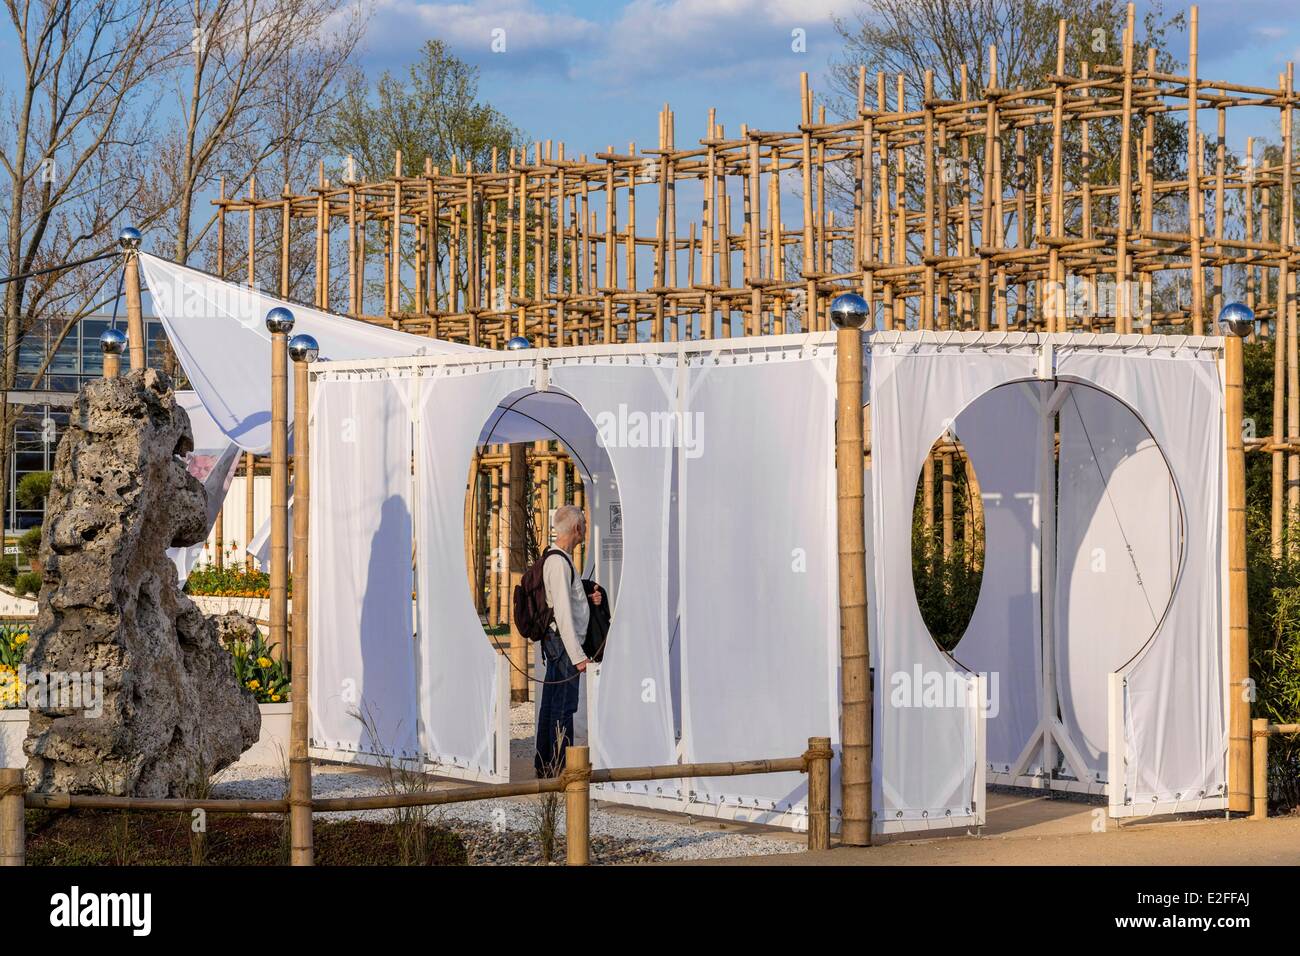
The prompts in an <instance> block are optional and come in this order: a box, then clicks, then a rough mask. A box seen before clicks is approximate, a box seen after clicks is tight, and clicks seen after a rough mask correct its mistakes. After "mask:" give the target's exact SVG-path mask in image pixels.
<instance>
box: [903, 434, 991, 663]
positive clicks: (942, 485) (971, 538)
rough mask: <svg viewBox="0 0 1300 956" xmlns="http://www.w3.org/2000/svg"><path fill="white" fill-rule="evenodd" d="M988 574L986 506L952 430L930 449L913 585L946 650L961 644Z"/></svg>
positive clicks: (916, 509)
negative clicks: (986, 563)
mask: <svg viewBox="0 0 1300 956" xmlns="http://www.w3.org/2000/svg"><path fill="white" fill-rule="evenodd" d="M983 577H984V508H983V504H982V502H981V499H980V493H979V480H978V477H977V476H976V474H975V468H974V465H973V464H972V462H971V459H970V456H969V455H968V454H967V453H966V448H965V446H963V445H962V443H961V442H960V441H959V440H958V439H957V436H956V435H955V434H953V433H952V432H949V433H947V434H945V435H944V436H943V437H941V438H940V439H939V440H938V441H936V442H935V443H934V445H932V446H931V448H930V453H929V455H928V456H927V457H926V460H925V464H924V465H922V467H921V474H920V476H919V478H918V479H917V482H916V495H915V498H914V500H913V506H912V584H913V587H914V588H915V590H916V601H917V605H918V606H919V607H920V610H921V619H922V620H923V621H924V622H925V626H926V629H927V630H928V631H929V632H930V636H931V637H933V638H934V641H935V643H936V644H938V645H939V647H940V649H942V650H944V651H951V650H952V649H953V648H954V647H956V646H957V643H958V641H960V640H961V638H962V635H963V634H965V633H966V628H967V626H968V625H969V624H970V620H971V617H972V616H973V615H974V613H975V605H976V603H977V602H978V601H979V595H980V584H981V581H982V580H983Z"/></svg>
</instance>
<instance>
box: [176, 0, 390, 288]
mask: <svg viewBox="0 0 1300 956" xmlns="http://www.w3.org/2000/svg"><path fill="white" fill-rule="evenodd" d="M186 2H187V18H188V26H189V27H190V36H189V40H188V49H187V50H185V51H184V52H183V53H182V54H181V55H180V56H178V57H177V60H176V63H175V68H174V70H173V71H172V72H171V74H170V77H169V79H170V81H171V82H172V83H173V84H174V86H175V90H176V98H177V113H178V114H179V122H178V123H177V124H176V126H175V131H174V133H173V134H172V135H171V136H169V137H167V138H166V139H165V140H164V142H163V144H162V147H161V148H160V150H159V165H158V168H159V172H160V175H161V178H163V179H165V180H166V181H167V185H168V187H169V191H170V193H171V194H172V195H173V196H174V212H173V214H172V216H173V222H172V229H173V234H174V240H175V242H174V250H173V258H174V259H175V261H177V262H181V263H184V262H186V261H187V260H188V259H189V257H190V255H191V254H192V253H193V252H194V251H195V249H196V248H197V247H198V246H199V244H200V243H202V241H203V239H204V238H205V237H206V235H207V234H208V232H209V230H210V229H211V227H212V224H213V222H214V218H215V217H214V216H213V215H208V216H206V217H203V221H202V222H201V223H200V224H198V225H197V226H196V225H195V218H196V216H195V212H196V210H195V205H196V202H197V201H198V200H199V199H200V197H201V196H202V195H203V194H204V193H208V192H211V191H213V190H214V189H215V188H216V186H217V183H218V181H219V180H220V179H222V178H223V177H224V178H225V179H226V181H227V185H228V187H230V188H231V189H232V190H235V191H237V190H239V189H241V188H243V187H244V186H246V185H247V184H248V181H249V178H250V176H252V175H253V174H254V171H255V170H257V169H258V167H259V166H260V165H261V164H262V163H264V162H266V161H267V160H278V161H279V162H278V165H279V166H280V169H279V170H278V172H280V173H281V174H282V175H283V177H284V178H283V179H282V180H281V182H287V181H289V179H290V177H291V175H293V174H295V173H299V174H301V173H302V171H303V167H304V165H306V166H308V167H309V166H310V163H311V158H306V160H305V162H304V157H305V156H306V155H307V154H308V153H310V147H311V146H312V145H314V144H316V143H318V142H319V140H318V138H317V137H316V135H315V132H314V131H315V129H316V127H317V125H318V123H319V122H320V121H321V118H322V116H323V114H324V113H325V112H326V111H327V110H329V109H330V107H332V106H333V105H334V103H335V102H336V97H335V95H334V92H333V90H334V87H335V81H336V80H337V79H338V77H339V75H340V73H341V71H342V70H343V68H344V66H345V64H346V63H347V62H348V58H349V57H350V56H351V55H352V53H353V52H354V50H355V49H356V47H357V44H358V42H359V41H360V39H361V37H362V35H363V33H364V30H365V26H366V22H367V18H368V16H369V7H368V5H358V4H354V3H351V2H349V0H186Z"/></svg>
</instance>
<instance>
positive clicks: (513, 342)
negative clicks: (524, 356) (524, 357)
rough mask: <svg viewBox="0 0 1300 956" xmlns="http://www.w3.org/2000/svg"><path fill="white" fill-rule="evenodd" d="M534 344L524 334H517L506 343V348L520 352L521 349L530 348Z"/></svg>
mask: <svg viewBox="0 0 1300 956" xmlns="http://www.w3.org/2000/svg"><path fill="white" fill-rule="evenodd" d="M532 347H533V344H532V343H531V342H529V341H528V340H527V339H526V338H524V337H523V336H522V335H516V336H514V337H513V338H512V339H510V341H509V342H507V343H506V349H507V350H508V351H511V352H518V351H519V350H520V349H530V348H532Z"/></svg>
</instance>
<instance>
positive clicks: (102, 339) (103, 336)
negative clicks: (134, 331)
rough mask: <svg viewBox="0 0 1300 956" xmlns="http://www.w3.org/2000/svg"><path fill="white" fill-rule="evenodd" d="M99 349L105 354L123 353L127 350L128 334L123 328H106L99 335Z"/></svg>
mask: <svg viewBox="0 0 1300 956" xmlns="http://www.w3.org/2000/svg"><path fill="white" fill-rule="evenodd" d="M99 350H100V351H101V352H103V353H104V354H105V355H121V354H122V353H123V352H125V351H126V335H125V333H123V332H122V330H121V329H105V330H104V331H103V332H101V333H100V336H99Z"/></svg>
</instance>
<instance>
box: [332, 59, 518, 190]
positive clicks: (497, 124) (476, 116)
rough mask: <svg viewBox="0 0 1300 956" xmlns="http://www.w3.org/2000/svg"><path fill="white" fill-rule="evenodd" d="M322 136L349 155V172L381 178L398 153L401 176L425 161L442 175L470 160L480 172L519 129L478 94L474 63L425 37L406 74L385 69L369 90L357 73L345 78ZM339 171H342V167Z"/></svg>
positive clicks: (506, 148)
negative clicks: (351, 166)
mask: <svg viewBox="0 0 1300 956" xmlns="http://www.w3.org/2000/svg"><path fill="white" fill-rule="evenodd" d="M326 135H327V137H328V139H329V143H330V145H331V147H332V148H333V150H334V152H335V153H336V154H337V155H339V156H352V157H353V158H354V160H355V174H356V176H357V177H358V178H360V177H362V176H364V177H368V178H370V179H382V178H386V177H388V176H391V175H392V174H393V158H394V156H395V154H396V153H397V151H398V150H401V153H402V164H403V167H404V169H405V171H406V173H407V174H412V173H414V174H419V173H420V172H422V171H423V169H424V161H425V159H426V158H427V159H428V160H429V161H430V162H431V163H432V164H433V165H434V166H436V167H439V168H440V169H441V170H442V171H443V172H446V171H448V170H449V169H450V167H451V161H452V157H455V158H456V161H457V163H458V168H464V166H465V164H466V163H472V164H473V166H474V168H475V169H477V170H486V169H488V168H490V166H491V163H492V151H493V150H494V149H495V150H496V151H497V153H498V155H499V156H500V157H501V160H502V161H504V160H505V158H506V157H507V156H508V155H509V152H510V149H511V147H514V146H518V145H520V143H522V141H523V138H522V134H521V133H520V131H519V130H518V129H516V128H515V127H514V125H513V124H512V123H511V122H510V121H509V120H508V119H507V118H506V117H505V116H504V115H503V114H502V113H501V112H500V111H499V110H497V109H496V108H495V107H493V106H492V105H490V104H488V103H484V102H482V101H481V100H480V99H479V96H478V68H477V67H474V66H471V65H470V64H468V63H466V62H465V61H464V60H462V59H460V58H459V57H457V56H456V55H455V54H453V53H452V52H451V51H449V50H448V49H447V47H446V45H445V44H444V43H443V42H442V41H441V40H429V41H428V42H427V43H425V45H424V49H423V51H422V52H421V56H420V58H419V59H418V60H417V61H416V62H415V63H413V64H411V66H410V67H409V68H408V69H407V71H406V75H405V76H400V75H394V74H393V73H391V72H388V71H385V72H384V73H383V75H381V76H380V77H379V79H377V80H376V81H375V83H374V86H373V88H372V87H371V85H370V83H369V82H367V80H366V78H365V76H364V75H363V74H361V73H359V72H358V73H354V74H353V75H352V76H351V77H350V78H349V80H348V82H347V86H346V88H345V90H344V94H343V99H342V102H340V103H339V105H338V107H337V108H335V110H334V111H333V113H332V115H331V117H330V120H329V127H328V130H327V134H326ZM344 172H346V170H344Z"/></svg>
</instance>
